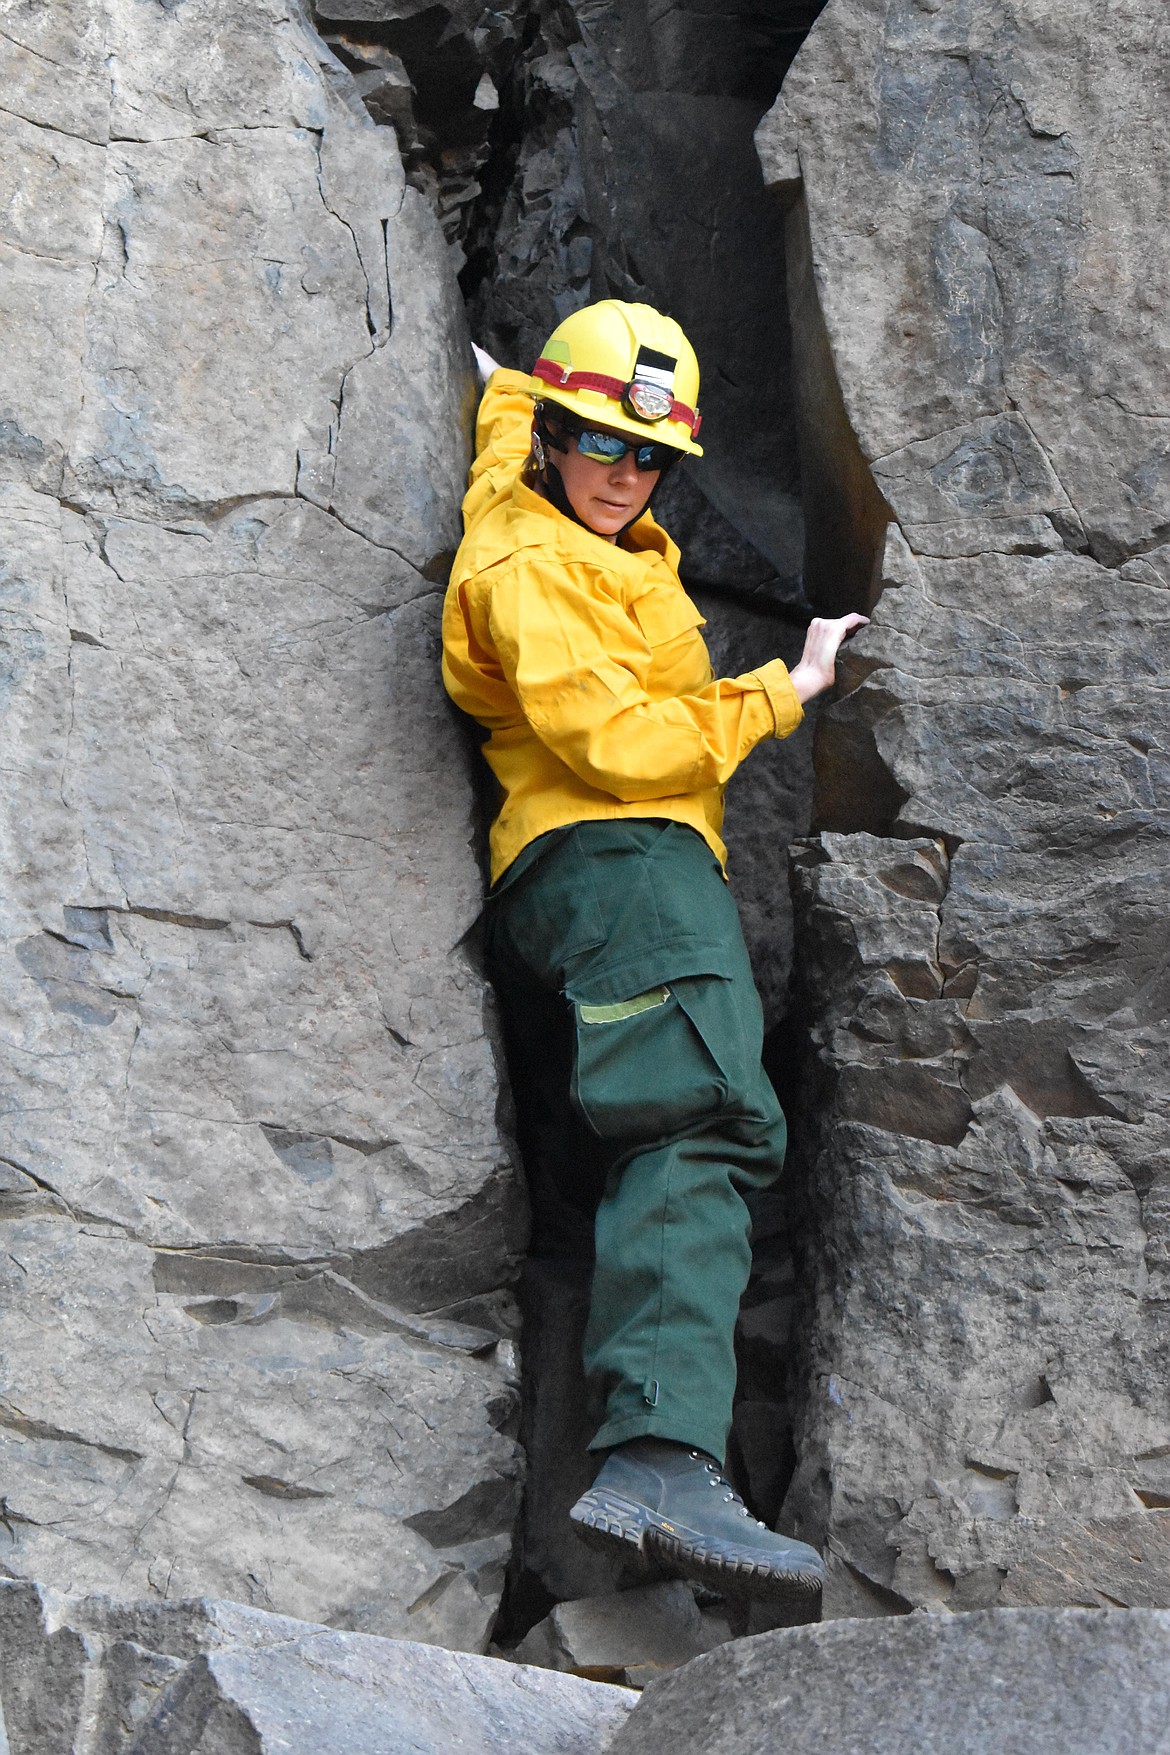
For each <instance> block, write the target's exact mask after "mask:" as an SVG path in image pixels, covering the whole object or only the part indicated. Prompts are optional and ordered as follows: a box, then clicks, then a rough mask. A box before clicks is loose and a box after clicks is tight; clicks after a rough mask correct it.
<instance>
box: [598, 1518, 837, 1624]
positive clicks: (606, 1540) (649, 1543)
mask: <svg viewBox="0 0 1170 1755" xmlns="http://www.w3.org/2000/svg"><path fill="white" fill-rule="evenodd" d="M569 1516H570V1518H571V1519H572V1521H573V1525H574V1528H575V1529H576V1531H577V1534H578V1535H579V1536H580V1537H581V1539H582V1540H583V1541H585V1542H587V1543H588V1545H589V1546H590V1547H591V1548H598V1549H603V1550H605V1551H606V1552H607V1553H610V1554H612V1553H613V1550H614V1548H615V1547H627V1548H634V1549H636V1551H637V1552H638V1553H639V1554H643V1555H647V1556H649V1557H650V1558H652V1559H654V1560H657V1561H660V1562H662V1563H665V1564H666V1565H668V1566H671V1567H673V1568H674V1569H675V1570H676V1571H678V1572H679V1573H681V1574H682V1576H683V1577H684V1578H693V1579H696V1580H698V1582H699V1583H701V1584H706V1585H710V1586H711V1588H712V1589H713V1590H716V1591H719V1592H720V1593H721V1594H723V1593H726V1594H729V1595H731V1596H741V1597H755V1598H757V1599H758V1600H759V1601H760V1602H768V1603H783V1604H788V1605H790V1606H791V1605H795V1606H800V1605H808V1604H811V1603H812V1601H813V1599H814V1598H816V1597H817V1596H819V1595H820V1590H821V1583H822V1579H823V1576H824V1575H823V1573H822V1572H821V1571H820V1570H819V1569H817V1570H815V1571H814V1570H812V1569H811V1568H806V1567H799V1566H793V1567H792V1568H791V1569H790V1570H788V1569H784V1568H782V1567H778V1566H777V1565H776V1563H775V1562H774V1561H772V1562H769V1561H762V1562H761V1561H755V1560H749V1559H748V1558H746V1556H745V1555H744V1554H743V1552H742V1550H739V1551H737V1550H736V1549H735V1548H734V1547H733V1546H732V1545H731V1544H730V1543H729V1542H720V1541H718V1540H714V1539H712V1538H711V1537H703V1536H701V1535H699V1533H698V1532H697V1531H686V1530H682V1529H679V1528H678V1527H677V1526H674V1525H666V1524H665V1522H664V1520H659V1519H657V1518H656V1517H655V1515H654V1513H653V1512H652V1511H650V1510H649V1508H648V1507H647V1506H645V1505H639V1504H638V1503H637V1502H636V1501H635V1500H632V1499H621V1498H619V1497H618V1495H617V1494H615V1493H598V1492H597V1491H596V1490H594V1489H590V1491H589V1492H587V1493H584V1494H583V1495H582V1496H581V1498H580V1499H579V1500H578V1501H577V1503H576V1505H574V1506H573V1508H572V1510H571V1511H570V1513H569Z"/></svg>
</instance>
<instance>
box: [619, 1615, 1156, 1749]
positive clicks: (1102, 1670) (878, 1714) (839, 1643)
mask: <svg viewBox="0 0 1170 1755" xmlns="http://www.w3.org/2000/svg"><path fill="white" fill-rule="evenodd" d="M777 1749H783V1750H784V1752H785V1755H858V1752H859V1751H864V1752H865V1755H909V1752H910V1751H913V1755H960V1752H961V1755H1168V1752H1170V1611H1166V1610H1161V1609H1129V1610H1125V1609H992V1610H985V1611H977V1612H972V1613H970V1614H966V1615H953V1616H952V1615H946V1616H933V1615H911V1616H898V1617H896V1618H895V1617H891V1618H888V1619H875V1620H863V1621H832V1622H826V1623H824V1624H822V1625H821V1626H819V1627H796V1628H789V1629H785V1630H783V1631H779V1632H775V1633H764V1634H761V1635H760V1636H759V1637H758V1638H756V1639H743V1640H737V1641H736V1642H735V1643H734V1644H732V1645H725V1646H721V1647H720V1648H719V1649H718V1650H717V1651H713V1652H709V1653H707V1655H706V1656H705V1657H701V1658H696V1659H695V1661H694V1663H691V1664H688V1665H687V1666H686V1668H685V1669H683V1670H676V1671H675V1672H673V1674H671V1675H669V1676H665V1677H663V1678H662V1679H661V1680H660V1681H656V1682H654V1683H652V1684H651V1686H650V1687H649V1688H648V1689H647V1690H646V1692H645V1693H644V1694H643V1695H642V1698H641V1701H640V1702H639V1704H638V1706H637V1707H636V1708H635V1710H634V1712H633V1713H632V1714H631V1716H630V1717H629V1718H628V1719H627V1720H626V1723H625V1724H624V1726H623V1727H622V1728H621V1730H619V1732H618V1734H617V1736H616V1738H615V1739H614V1741H613V1744H612V1755H708V1752H709V1751H710V1752H711V1755H714V1751H716V1750H717V1751H718V1752H719V1755H774V1751H775V1750H777Z"/></svg>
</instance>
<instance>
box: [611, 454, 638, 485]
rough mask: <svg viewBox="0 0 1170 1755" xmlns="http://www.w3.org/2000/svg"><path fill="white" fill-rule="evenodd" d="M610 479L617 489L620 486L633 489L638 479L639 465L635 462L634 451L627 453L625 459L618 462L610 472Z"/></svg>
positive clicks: (621, 458) (619, 459)
mask: <svg viewBox="0 0 1170 1755" xmlns="http://www.w3.org/2000/svg"><path fill="white" fill-rule="evenodd" d="M609 479H610V481H611V482H613V484H614V486H615V487H617V486H619V485H620V486H621V487H633V485H634V483H635V482H636V481H637V479H638V465H637V464H636V463H635V462H634V453H633V452H632V451H627V452H626V454H625V456H624V457H619V458H618V460H617V462H616V463H615V464H614V466H613V468H612V469H611V470H610V472H609Z"/></svg>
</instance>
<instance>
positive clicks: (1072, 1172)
mask: <svg viewBox="0 0 1170 1755" xmlns="http://www.w3.org/2000/svg"><path fill="white" fill-rule="evenodd" d="M1168 28H1170V27H1168V25H1167V20H1166V14H1165V9H1164V7H1163V6H1162V5H1161V4H1160V0H1134V3H1132V4H1127V5H1125V6H1119V7H1110V8H1105V9H1102V8H1099V7H1093V6H1090V5H1087V4H1078V3H1074V4H1072V5H1065V6H1060V7H1056V6H1053V5H1052V4H1050V3H1049V0H1007V3H1004V4H994V5H993V4H991V3H990V0H988V3H984V0H970V3H969V4H967V3H965V4H962V5H958V4H955V5H950V6H941V7H940V6H939V5H938V3H937V0H920V3H911V0H835V4H834V5H832V6H831V7H830V8H829V9H828V10H827V12H826V13H825V14H824V16H823V18H822V19H821V20H820V22H819V23H818V25H817V26H816V27H815V28H814V30H813V32H812V34H811V35H810V37H809V39H808V42H807V43H806V45H805V48H804V49H803V51H802V53H801V55H800V57H799V58H798V60H797V62H796V64H795V66H794V67H793V69H792V72H791V74H790V75H789V78H788V81H787V83H786V86H785V89H784V94H783V98H782V100H781V101H780V103H779V104H778V105H777V106H776V108H775V109H774V111H773V112H772V115H771V117H770V118H769V120H768V122H767V123H766V124H765V127H764V128H763V130H762V131H761V152H762V156H763V158H764V162H765V165H766V167H767V168H768V174H769V177H770V180H771V181H772V182H773V183H774V184H776V185H778V186H780V187H781V188H782V189H783V190H784V191H785V192H787V194H788V195H789V196H790V197H791V196H792V195H793V194H794V193H795V192H796V190H797V188H798V186H799V187H800V188H801V191H802V193H801V199H800V201H799V202H798V204H797V206H796V207H795V209H794V211H793V215H792V219H791V237H792V240H793V247H792V248H791V249H790V262H794V263H799V262H800V260H801V257H802V252H803V263H804V267H803V270H802V271H801V280H800V288H799V297H798V298H795V299H794V301H793V302H794V308H795V306H796V305H797V304H798V303H802V308H803V311H804V313H805V315H804V317H803V318H802V319H801V320H800V321H798V324H797V333H796V349H797V353H798V355H800V356H802V357H805V358H808V359H813V360H814V365H813V366H812V367H810V377H809V381H810V382H812V381H815V378H816V375H817V373H818V372H819V373H820V374H821V375H822V379H823V375H824V371H825V368H826V364H828V365H831V368H832V373H833V379H834V392H835V402H833V403H832V404H831V406H830V407H829V413H830V421H829V423H828V425H827V427H823V428H822V429H821V431H820V432H819V434H818V433H816V432H814V431H812V430H811V425H812V424H815V410H814V409H813V408H811V407H810V406H809V405H807V404H806V407H805V411H804V420H805V423H806V427H805V446H804V456H805V459H806V464H807V466H808V469H809V472H810V477H811V479H812V481H813V484H814V486H813V492H814V497H815V496H817V495H819V500H818V504H819V505H820V506H821V507H822V508H823V509H824V514H823V516H822V515H814V517H813V518H812V520H811V521H810V530H809V541H810V551H811V557H812V558H811V560H810V577H817V578H820V579H821V580H828V579H829V577H830V575H831V572H832V567H833V557H834V555H835V554H836V555H838V556H839V557H840V562H841V567H842V569H843V572H844V573H845V574H846V576H847V577H848V579H849V580H850V589H851V590H852V591H853V592H854V594H855V596H854V600H855V601H857V600H858V599H859V598H860V599H861V600H862V601H867V600H870V601H871V600H873V599H875V598H876V608H875V611H874V621H873V625H872V627H871V628H870V629H869V630H868V631H867V632H866V633H865V634H864V635H863V636H862V637H860V638H859V639H858V640H857V641H856V642H855V644H854V646H853V647H852V648H851V653H850V656H849V658H848V660H847V663H846V667H845V669H846V675H845V685H844V688H843V690H842V698H841V699H840V700H839V702H838V703H837V704H836V705H835V706H834V707H832V708H830V709H829V710H828V711H827V712H825V713H824V714H822V719H821V727H820V738H819V742H818V749H817V753H816V766H817V782H818V818H819V823H820V825H821V827H822V830H823V832H822V834H821V835H820V836H819V838H818V839H817V840H816V841H814V842H813V843H811V844H810V845H809V846H808V848H807V850H806V851H805V852H804V853H802V854H801V855H800V856H799V857H798V859H797V861H796V866H795V886H796V893H797V897H798V901H799V905H800V908H801V911H802V915H803V943H804V947H805V949H804V953H803V958H802V984H803V990H804V1006H805V1016H806V1018H807V1021H808V1024H809V1027H810V1029H811V1032H812V1046H813V1058H812V1061H811V1064H810V1066H809V1068H808V1076H807V1091H808V1103H807V1114H806V1117H805V1133H804V1140H805V1149H806V1153H807V1164H808V1168H807V1196H808V1202H809V1217H808V1223H807V1232H806V1239H805V1241H806V1246H807V1250H808V1262H809V1269H808V1274H807V1276H806V1280H805V1282H804V1287H803V1300H804V1305H805V1309H806V1311H807V1313H808V1317H807V1325H806V1341H805V1345H806V1352H805V1358H804V1367H803V1381H804V1383H805V1385H806V1394H805V1401H804V1406H803V1410H802V1415H801V1420H800V1429H799V1434H798V1448H799V1451H800V1453H801V1457H802V1462H801V1467H800V1470H799V1472H798V1476H797V1479H796V1482H795V1484H794V1487H793V1490H792V1492H791V1494H790V1496H789V1501H788V1507H787V1514H788V1516H789V1518H790V1519H792V1520H794V1521H795V1522H796V1524H797V1525H798V1526H799V1527H800V1529H801V1530H802V1532H804V1533H806V1534H808V1535H810V1536H811V1537H812V1538H813V1539H815V1540H818V1541H821V1540H824V1541H827V1543H828V1548H829V1553H830V1556H831V1561H832V1568H833V1575H832V1580H831V1583H830V1587H829V1590H828V1591H827V1593H826V1612H827V1613H828V1614H830V1615H844V1614H874V1613H877V1614H881V1613H886V1612H889V1611H891V1610H894V1611H897V1610H902V1611H904V1610H905V1609H907V1608H909V1607H911V1606H917V1605H930V1604H937V1605H941V1606H945V1607H948V1608H973V1607H979V1606H983V1605H992V1604H995V1605H1006V1604H1026V1603H1073V1604H1088V1605H1091V1606H1102V1605H1108V1604H1123V1605H1139V1604H1157V1605H1160V1604H1164V1603H1165V1602H1166V1601H1167V1592H1168V1590H1170V1533H1168V1532H1170V1520H1168V1517H1167V1507H1168V1506H1170V1477H1168V1476H1167V1474H1166V1469H1167V1457H1168V1456H1170V1402H1168V1399H1167V1388H1166V1384H1167V1375H1166V1357H1167V1344H1168V1339H1170V1333H1168V1329H1167V1322H1166V1294H1165V1286H1164V1274H1165V1263H1166V1258H1167V1246H1168V1234H1167V1213H1168V1207H1167V1200H1166V1177H1167V1173H1168V1168H1170V1157H1168V1147H1170V1110H1168V1108H1167V1081H1166V1065H1167V1047H1168V1032H1167V1010H1168V1008H1167V999H1168V997H1170V989H1168V987H1167V960H1166V959H1167V934H1166V925H1165V894H1166V884H1167V868H1168V860H1167V852H1166V849H1167V844H1168V843H1167V828H1168V819H1167V779H1168V770H1167V757H1166V749H1167V715H1166V707H1165V689H1164V685H1163V678H1164V675H1165V671H1166V666H1167V661H1168V659H1170V614H1168V611H1170V597H1168V594H1167V587H1168V586H1170V564H1168V559H1167V557H1168V554H1170V550H1168V549H1167V548H1166V546H1165V543H1166V537H1167V533H1168V531H1170V360H1168V356H1167V352H1166V332H1165V323H1164V308H1165V290H1166V286H1167V282H1168V280H1170V251H1168V247H1167V239H1166V232H1165V228H1164V226H1163V225H1162V224H1161V220H1160V218H1159V217H1157V216H1159V215H1160V214H1161V213H1163V212H1164V211H1165V207H1166V202H1167V196H1168V194H1170V155H1168V154H1167V151H1166V143H1165V137H1164V135H1165V131H1164V128H1163V126H1162V121H1161V120H1160V118H1163V117H1164V114H1165V107H1166V101H1167V97H1168V95H1170V93H1168V91H1167V69H1168V67H1170V59H1168V56H1167V49H1168V47H1170V38H1168V34H1167V33H1168ZM826 94H832V97H831V101H827V97H826ZM802 239H803V243H802V242H801V240H802ZM814 301H815V302H814ZM818 350H819V352H818ZM817 360H819V364H817V363H815V362H816V361H817ZM834 409H835V410H836V412H835V413H834ZM866 477H867V478H868V482H866V481H865V480H864V478H866ZM859 483H860V484H862V485H861V486H860V487H859V485H858V484H859ZM878 496H880V500H878ZM882 501H884V504H885V507H887V508H888V515H889V516H890V518H891V520H892V522H891V524H890V528H889V531H888V532H887V534H886V536H885V538H884V541H879V540H876V536H877V526H878V525H879V524H880V519H879V518H877V517H875V512H874V508H875V502H877V503H878V504H880V502H882ZM798 942H800V940H799V938H798Z"/></svg>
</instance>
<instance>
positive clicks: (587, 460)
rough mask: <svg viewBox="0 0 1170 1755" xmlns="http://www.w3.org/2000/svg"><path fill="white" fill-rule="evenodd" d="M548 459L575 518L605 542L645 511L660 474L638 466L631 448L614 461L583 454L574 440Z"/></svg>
mask: <svg viewBox="0 0 1170 1755" xmlns="http://www.w3.org/2000/svg"><path fill="white" fill-rule="evenodd" d="M599 430H601V431H602V432H606V431H609V430H610V429H608V428H604V427H602V428H600V429H599ZM617 437H618V438H619V439H620V438H624V437H625V435H624V434H622V433H619V434H618V435H617ZM552 461H553V463H554V465H555V467H556V468H557V469H559V470H560V472H561V480H562V481H563V482H564V484H565V492H566V494H567V495H568V496H569V504H570V505H571V506H572V508H573V510H574V512H576V514H577V516H578V518H580V520H581V522H582V523H583V524H588V526H589V528H590V530H594V531H596V533H597V535H598V536H604V537H605V539H606V541H607V542H616V541H617V537H618V532H619V531H621V530H624V529H625V527H626V525H627V524H629V523H630V521H631V520H632V519H634V518H637V517H638V516H639V514H640V513H642V512H643V511H644V510H645V507H646V502H647V500H648V499H649V498H650V495H651V494H652V493H653V492H654V489H655V486H656V485H657V482H658V477H659V476H660V475H661V474H662V471H661V470H660V469H644V470H643V469H639V468H638V466H637V464H636V463H635V462H634V454H633V452H632V451H627V452H626V454H625V456H624V457H623V458H621V460H620V461H619V462H617V463H598V462H597V461H596V459H595V458H593V457H583V456H582V455H581V453H580V451H578V449H577V442H576V440H575V439H570V440H569V443H568V449H567V450H565V451H557V452H556V453H555V455H554V457H553V459H552Z"/></svg>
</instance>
